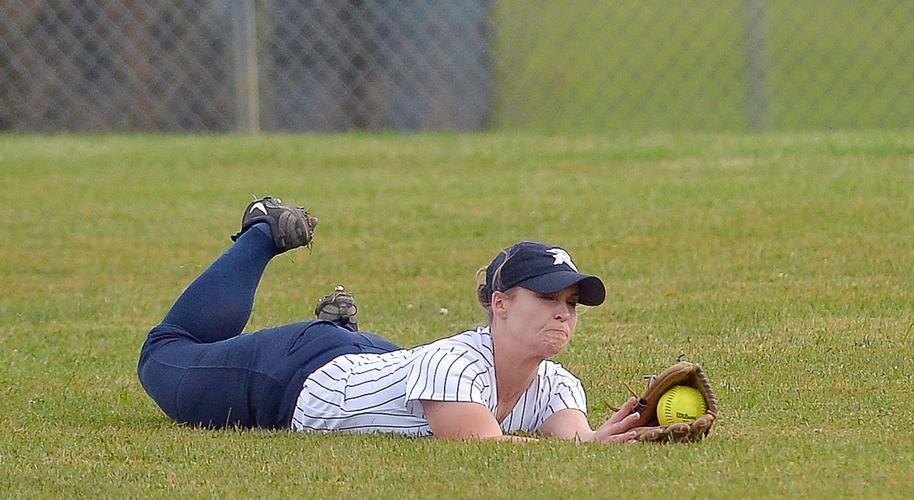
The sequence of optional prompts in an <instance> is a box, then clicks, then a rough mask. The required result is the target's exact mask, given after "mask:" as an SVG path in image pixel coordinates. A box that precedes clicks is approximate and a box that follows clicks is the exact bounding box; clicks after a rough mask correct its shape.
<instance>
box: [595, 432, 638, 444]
mask: <svg viewBox="0 0 914 500" xmlns="http://www.w3.org/2000/svg"><path fill="white" fill-rule="evenodd" d="M637 436H638V433H636V432H623V433H621V434H612V435H609V436H606V437H605V438H604V439H602V440H600V442H601V443H630V442H633V441H635V440H636V439H637Z"/></svg>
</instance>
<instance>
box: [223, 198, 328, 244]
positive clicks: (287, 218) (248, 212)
mask: <svg viewBox="0 0 914 500" xmlns="http://www.w3.org/2000/svg"><path fill="white" fill-rule="evenodd" d="M260 222H266V223H267V224H269V225H270V232H271V233H272V234H273V244H274V245H276V250H277V251H278V252H279V253H283V252H286V251H288V250H292V249H293V248H298V247H303V246H307V245H308V244H310V243H311V238H312V237H313V235H314V228H316V227H317V217H312V216H311V215H310V214H309V213H308V212H307V211H306V210H305V209H304V208H303V207H287V206H285V205H283V204H282V200H280V199H279V198H271V197H269V196H267V197H265V198H261V199H259V200H255V201H253V202H251V204H250V205H248V206H247V208H246V209H245V210H244V215H243V216H242V217H241V231H238V233H237V234H235V235H232V241H235V240H237V239H238V237H239V236H241V234H242V233H244V232H245V231H247V230H248V229H250V228H251V226H253V225H254V224H257V223H260Z"/></svg>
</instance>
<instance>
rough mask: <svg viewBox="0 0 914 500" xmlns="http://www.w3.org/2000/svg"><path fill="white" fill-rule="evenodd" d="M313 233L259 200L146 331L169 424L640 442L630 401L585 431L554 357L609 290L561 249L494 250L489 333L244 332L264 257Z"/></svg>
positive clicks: (526, 245) (155, 389)
mask: <svg viewBox="0 0 914 500" xmlns="http://www.w3.org/2000/svg"><path fill="white" fill-rule="evenodd" d="M316 225H317V219H316V218H313V217H311V216H310V215H309V214H308V213H307V212H306V211H305V210H304V209H302V208H298V207H289V206H285V205H283V204H282V203H281V202H280V201H279V200H277V199H274V198H269V197H268V198H263V199H260V200H257V201H254V202H253V203H251V204H250V205H248V207H247V208H246V210H245V212H244V216H243V217H242V225H241V231H240V232H239V233H238V234H236V235H234V236H233V237H232V239H233V240H235V243H234V244H233V245H232V246H231V247H230V248H229V249H228V250H227V251H226V252H225V253H224V254H223V255H222V256H220V257H219V258H218V259H217V260H216V261H215V262H214V263H213V264H212V265H211V266H210V267H209V268H208V269H207V270H206V271H204V272H203V274H201V275H200V276H199V277H198V278H197V279H196V280H194V282H193V283H191V285H190V286H189V287H188V288H187V289H186V290H185V291H184V293H183V294H181V296H180V297H179V298H178V300H177V302H176V303H175V304H174V306H172V308H171V310H170V311H169V312H168V314H167V315H166V316H165V319H164V320H163V321H162V323H161V324H159V325H158V326H156V327H155V328H153V329H152V331H151V332H150V333H149V335H148V337H147V339H146V342H145V344H144V345H143V347H142V350H141V352H140V359H139V365H138V369H137V371H138V375H139V379H140V382H141V383H142V385H143V387H144V388H145V389H146V392H147V393H149V395H150V396H151V397H152V398H153V400H155V401H156V403H158V405H159V406H160V407H161V408H162V410H163V411H164V412H165V413H166V414H167V415H168V416H169V417H171V418H172V419H174V420H176V421H178V422H183V423H188V424H192V425H201V426H206V427H226V426H239V427H260V428H270V429H278V428H291V429H294V430H299V431H316V432H329V431H340V432H359V433H396V434H404V435H412V436H434V437H437V438H481V439H489V438H492V439H506V440H515V441H523V440H527V439H528V438H522V437H519V436H511V435H509V434H510V433H513V432H518V431H522V432H528V433H538V434H541V435H545V436H555V437H560V438H565V439H575V440H579V441H594V442H622V441H629V440H631V439H632V438H633V437H634V435H633V433H632V432H631V431H630V429H631V428H632V427H633V424H634V422H635V421H636V420H637V419H638V414H637V413H634V414H629V412H630V411H631V409H632V407H633V406H634V403H635V399H634V398H631V399H630V400H628V401H627V402H626V403H625V404H624V405H623V407H622V408H621V409H620V410H619V411H618V412H616V413H615V414H613V416H612V417H611V418H610V419H609V420H608V421H607V422H605V423H604V424H603V425H601V426H599V427H598V428H597V429H596V430H593V429H591V427H590V426H589V424H588V422H587V419H586V412H587V402H586V398H585V395H584V390H583V388H582V386H581V383H580V381H579V380H578V379H577V378H575V376H574V375H572V374H571V373H570V372H569V371H568V370H566V369H564V368H563V367H562V366H561V365H559V364H557V363H555V362H552V361H550V360H549V358H551V357H553V356H555V355H556V354H558V353H560V352H562V350H563V349H564V348H565V346H566V344H567V343H568V341H569V340H570V339H571V337H572V335H573V334H574V329H575V325H576V323H577V313H576V305H577V304H579V303H580V304H585V305H590V306H596V305H599V304H601V303H602V302H603V300H604V299H605V296H606V291H605V288H604V286H603V282H602V281H600V279H599V278H597V277H595V276H589V275H586V274H581V273H579V272H578V270H577V268H576V267H575V265H574V263H573V262H572V260H571V257H570V256H569V255H568V253H567V252H566V251H565V250H563V249H561V248H559V247H555V246H551V245H546V244H543V243H537V242H520V243H517V244H515V245H513V246H511V247H510V248H508V249H505V250H503V251H502V252H500V253H499V254H498V255H497V256H496V257H495V258H494V259H493V260H492V262H491V264H489V266H488V267H487V268H486V269H485V279H484V283H482V284H481V285H480V286H479V290H478V292H479V293H478V299H479V302H480V303H481V304H482V305H483V307H485V308H486V310H487V311H488V317H489V321H488V323H489V324H488V325H486V326H483V327H479V328H476V329H473V330H468V331H465V332H463V333H460V334H457V335H454V336H452V337H448V338H444V339H441V340H438V341H435V342H432V343H430V344H427V345H422V346H418V347H414V348H412V349H404V348H401V347H399V346H397V345H395V344H393V343H391V342H390V341H388V340H386V339H384V338H382V337H380V336H378V335H375V334H372V333H366V332H358V331H353V330H354V328H351V327H352V325H353V324H354V323H353V324H345V321H342V322H333V321H328V320H321V319H318V320H312V321H303V322H299V323H292V324H288V325H283V326H279V327H276V328H269V329H265V330H261V331H259V332H256V333H253V334H247V335H242V334H241V333H242V329H243V328H244V326H245V325H246V324H247V321H248V319H249V317H250V314H251V308H252V306H253V302H254V293H255V291H256V289H257V286H258V284H259V282H260V278H261V276H262V275H263V272H264V270H265V269H266V266H267V264H268V263H269V261H270V259H271V258H273V256H275V255H277V254H279V253H282V252H285V251H288V250H291V249H293V248H297V247H300V246H304V245H307V244H309V243H310V242H311V238H312V235H313V232H314V229H315V227H316ZM480 273H482V270H480ZM480 276H481V274H480ZM480 281H483V280H480Z"/></svg>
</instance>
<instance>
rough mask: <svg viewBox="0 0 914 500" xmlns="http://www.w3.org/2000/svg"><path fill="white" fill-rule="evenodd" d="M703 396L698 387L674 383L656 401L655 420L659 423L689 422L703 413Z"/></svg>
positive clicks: (704, 409) (705, 408) (704, 407)
mask: <svg viewBox="0 0 914 500" xmlns="http://www.w3.org/2000/svg"><path fill="white" fill-rule="evenodd" d="M707 409H708V408H707V407H706V406H705V398H703V397H702V395H701V393H700V392H698V389H696V388H694V387H690V386H688V385H674V386H673V387H672V388H670V390H668V391H666V392H664V393H663V396H660V401H659V402H658V403H657V420H658V421H660V425H670V424H675V423H676V422H685V423H687V424H691V423H692V422H694V421H695V419H696V418H698V417H700V416H702V415H704V414H705V411H706V410H707Z"/></svg>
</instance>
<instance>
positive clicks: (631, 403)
mask: <svg viewBox="0 0 914 500" xmlns="http://www.w3.org/2000/svg"><path fill="white" fill-rule="evenodd" d="M637 402H638V399H637V398H635V397H634V396H632V397H630V398H628V401H626V402H625V403H624V404H623V405H622V408H619V411H617V412H615V413H613V414H612V416H611V417H609V423H611V424H614V423H616V422H619V421H621V420H622V419H624V418H625V417H627V416H629V415H630V414H631V412H632V408H634V407H635V403H637Z"/></svg>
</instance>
